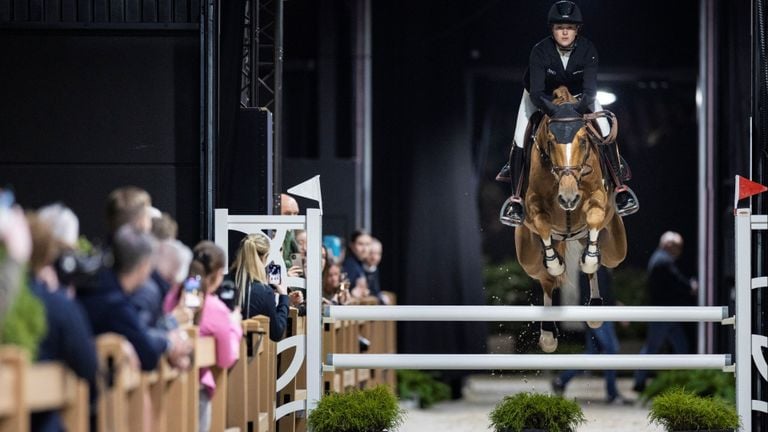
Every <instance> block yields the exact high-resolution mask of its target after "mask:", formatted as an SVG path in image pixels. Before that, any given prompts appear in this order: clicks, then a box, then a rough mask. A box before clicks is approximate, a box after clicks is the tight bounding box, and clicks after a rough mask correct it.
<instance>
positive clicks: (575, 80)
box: [523, 36, 598, 115]
mask: <svg viewBox="0 0 768 432" xmlns="http://www.w3.org/2000/svg"><path fill="white" fill-rule="evenodd" d="M597 63H598V59H597V49H595V46H594V45H593V44H592V42H590V41H589V40H588V39H587V38H584V37H582V36H577V37H576V40H575V41H574V47H573V50H572V51H571V54H570V58H569V59H568V66H567V67H566V68H563V62H562V60H561V58H560V53H559V51H558V49H557V42H555V40H554V39H553V38H552V37H551V36H550V37H547V38H544V39H543V40H542V41H540V42H539V43H537V44H536V45H534V47H533V49H532V50H531V57H530V60H529V65H528V70H526V71H525V76H524V77H523V84H524V85H525V88H526V90H528V92H529V93H530V94H531V101H532V102H533V104H534V105H536V107H538V108H539V109H540V110H542V111H543V112H544V113H546V114H549V115H551V114H552V113H551V112H549V109H548V108H547V106H546V105H544V102H542V98H546V99H547V100H550V101H551V100H552V92H553V91H554V90H555V89H556V88H558V87H560V86H561V85H564V86H566V87H568V91H570V92H571V94H572V95H578V94H581V101H580V102H579V104H578V106H577V107H576V109H577V111H579V112H580V113H584V112H587V111H589V110H590V107H591V106H592V103H593V102H594V101H595V94H596V93H597Z"/></svg>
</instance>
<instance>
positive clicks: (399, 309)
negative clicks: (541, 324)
mask: <svg viewBox="0 0 768 432" xmlns="http://www.w3.org/2000/svg"><path fill="white" fill-rule="evenodd" d="M324 316H325V317H326V319H327V318H332V319H337V320H367V321H518V322H522V321H560V322H562V321H632V322H659V321H661V322H664V321H671V322H702V321H714V322H723V321H725V320H728V319H729V317H728V308H727V307H725V306H706V307H701V306H658V307H657V306H557V307H546V306H326V307H325V313H324ZM726 322H728V321H726Z"/></svg>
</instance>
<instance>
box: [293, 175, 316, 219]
mask: <svg viewBox="0 0 768 432" xmlns="http://www.w3.org/2000/svg"><path fill="white" fill-rule="evenodd" d="M288 193H289V194H291V195H296V196H300V197H302V198H307V199H311V200H315V201H317V203H318V204H319V205H320V213H321V214H322V213H323V195H322V193H321V192H320V176H319V175H316V176H314V177H312V178H311V179H309V180H307V181H305V182H303V183H299V184H297V185H296V186H294V187H292V188H290V189H288Z"/></svg>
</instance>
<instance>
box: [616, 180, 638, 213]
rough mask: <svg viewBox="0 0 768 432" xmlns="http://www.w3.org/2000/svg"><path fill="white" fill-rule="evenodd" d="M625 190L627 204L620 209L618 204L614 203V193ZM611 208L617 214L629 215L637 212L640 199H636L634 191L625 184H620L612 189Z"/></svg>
mask: <svg viewBox="0 0 768 432" xmlns="http://www.w3.org/2000/svg"><path fill="white" fill-rule="evenodd" d="M622 192H626V193H628V194H629V199H628V200H627V206H626V207H625V208H623V209H620V208H619V206H618V204H616V195H618V194H620V193H622ZM613 208H615V209H616V213H617V214H618V215H619V216H629V215H631V214H635V213H637V211H638V210H640V201H639V200H638V199H637V195H635V192H634V191H633V190H632V189H630V188H628V187H627V185H621V186H617V187H616V188H615V189H614V194H613Z"/></svg>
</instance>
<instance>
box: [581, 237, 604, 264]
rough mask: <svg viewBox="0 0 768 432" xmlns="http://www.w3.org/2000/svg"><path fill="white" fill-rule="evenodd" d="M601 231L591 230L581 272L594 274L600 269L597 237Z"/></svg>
mask: <svg viewBox="0 0 768 432" xmlns="http://www.w3.org/2000/svg"><path fill="white" fill-rule="evenodd" d="M599 233H600V231H598V230H596V229H590V230H589V243H587V247H586V248H585V249H584V255H583V259H582V261H581V271H582V272H584V273H586V274H592V273H594V272H596V271H597V269H598V267H600V249H599V248H598V247H597V236H598V234H599Z"/></svg>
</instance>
